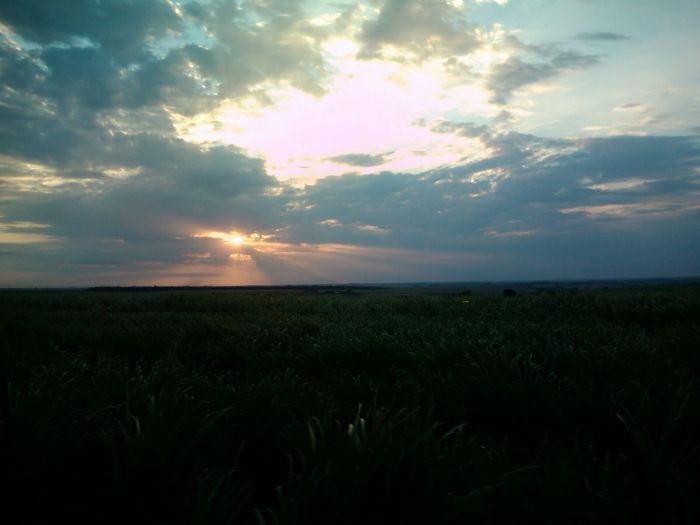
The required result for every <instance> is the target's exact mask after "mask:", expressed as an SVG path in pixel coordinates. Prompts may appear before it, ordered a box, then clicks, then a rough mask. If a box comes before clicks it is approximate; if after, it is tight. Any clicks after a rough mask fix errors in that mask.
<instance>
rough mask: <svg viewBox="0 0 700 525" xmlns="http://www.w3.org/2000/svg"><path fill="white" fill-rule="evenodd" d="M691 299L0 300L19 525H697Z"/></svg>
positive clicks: (1, 364) (695, 345) (3, 461)
mask: <svg viewBox="0 0 700 525" xmlns="http://www.w3.org/2000/svg"><path fill="white" fill-rule="evenodd" d="M699 291H700V289H699V288H698V287H693V286H687V287H679V288H668V289H653V290H652V289H639V290H627V291H597V292H587V293H579V294H576V295H566V296H540V295H525V296H524V295H519V296H516V297H499V296H495V295H494V296H489V295H483V296H481V295H473V296H471V297H470V300H469V303H464V302H463V300H462V299H461V298H457V297H450V296H408V297H402V296H391V295H388V296H379V295H377V296H374V295H366V296H362V295H360V296H302V295H292V294H289V295H285V294H279V293H278V294H261V293H256V294H241V293H216V292H211V291H207V292H180V293H177V292H169V293H119V292H110V293H88V292H50V293H49V292H42V293H18V292H13V293H4V294H2V295H0V381H1V383H0V384H1V385H2V391H1V393H0V476H1V477H2V483H3V486H4V489H3V490H2V493H1V494H2V495H1V496H0V498H1V500H2V501H0V513H1V515H0V519H1V520H2V521H3V522H4V523H56V522H59V521H60V522H74V523H96V522H101V523H124V522H132V523H133V522H142V523H173V524H176V523H197V524H205V523H266V524H267V523H280V524H286V523H357V522H361V523H465V522H472V523H491V522H494V521H496V520H503V521H510V522H513V521H518V522H530V521H535V520H536V521H540V522H544V523H588V522H616V523H643V522H646V523H654V522H664V523H694V522H697V521H698V520H699V519H700V504H699V503H698V501H697V498H695V495H696V494H697V493H698V489H700V388H699V386H700V385H699V383H698V379H699V377H700V376H699V375H698V374H699V373H700V294H699V293H698V292H699Z"/></svg>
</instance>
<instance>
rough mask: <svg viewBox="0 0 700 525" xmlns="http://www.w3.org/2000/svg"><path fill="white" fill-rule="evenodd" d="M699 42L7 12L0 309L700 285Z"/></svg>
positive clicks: (634, 3)
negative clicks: (60, 299) (101, 293)
mask: <svg viewBox="0 0 700 525" xmlns="http://www.w3.org/2000/svg"><path fill="white" fill-rule="evenodd" d="M698 20H700V2H698V1H697V0H669V1H668V2H659V1H658V0H557V1H554V0H463V1H462V0H365V1H361V2H344V1H343V0H335V1H334V0H329V1H321V0H307V1H303V0H299V1H295V0H194V1H190V0H56V1H48V0H23V1H21V2H0V286H82V285H98V284H103V285H105V284H135V285H148V284H161V285H165V284H189V285H195V284H253V283H278V284H286V283H309V282H317V283H318V282H322V283H328V282H400V281H404V282H405V281H456V280H508V279H563V278H574V279H579V278H621V277H650V276H687V275H698V274H700V61H698V59H697V50H698V49H700V31H698V30H697V21H698Z"/></svg>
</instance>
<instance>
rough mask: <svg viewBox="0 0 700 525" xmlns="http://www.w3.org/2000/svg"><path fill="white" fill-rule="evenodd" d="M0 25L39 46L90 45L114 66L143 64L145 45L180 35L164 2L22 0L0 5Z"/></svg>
mask: <svg viewBox="0 0 700 525" xmlns="http://www.w3.org/2000/svg"><path fill="white" fill-rule="evenodd" d="M0 20H2V21H3V22H4V23H5V24H7V25H8V26H9V27H10V28H11V29H12V30H13V31H15V32H16V33H17V34H19V35H20V36H22V37H23V38H24V39H26V40H29V41H33V42H36V43H38V44H41V45H44V46H46V45H51V44H62V45H67V46H71V45H72V44H74V43H75V42H76V39H79V38H82V39H85V40H88V41H90V42H93V43H94V44H96V45H97V46H99V47H100V48H102V49H103V50H105V51H106V52H107V53H108V54H109V55H110V56H111V57H112V58H113V59H114V60H115V61H117V62H118V63H119V64H122V65H125V64H129V63H137V62H142V61H144V59H146V58H147V57H148V56H149V55H150V51H149V45H150V44H152V43H153V42H154V41H155V40H157V39H158V38H160V37H162V36H164V35H166V34H167V33H168V32H175V33H178V32H180V31H182V30H183V23H182V18H181V17H180V16H179V15H178V13H177V10H176V9H175V7H174V4H172V3H170V2H166V1H164V0H138V1H135V0H102V1H98V0H72V1H70V2H45V1H42V0H26V1H23V2H9V3H2V4H0Z"/></svg>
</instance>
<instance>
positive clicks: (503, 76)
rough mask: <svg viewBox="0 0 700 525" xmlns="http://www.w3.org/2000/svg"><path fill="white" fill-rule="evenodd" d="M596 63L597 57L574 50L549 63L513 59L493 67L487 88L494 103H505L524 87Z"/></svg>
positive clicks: (556, 55) (552, 57)
mask: <svg viewBox="0 0 700 525" xmlns="http://www.w3.org/2000/svg"><path fill="white" fill-rule="evenodd" d="M597 63H598V57H596V56H593V55H584V54H580V53H577V52H574V51H561V52H557V53H556V54H554V55H553V56H551V57H550V58H548V59H547V60H538V61H527V60H524V59H522V58H520V57H518V56H511V57H510V58H509V59H507V60H506V61H505V62H502V63H500V64H497V65H496V66H494V68H493V72H492V73H491V74H490V75H489V76H488V78H487V86H488V88H489V89H490V90H491V91H492V92H493V98H492V102H494V103H496V104H506V103H507V102H508V100H509V99H510V98H511V97H512V96H513V93H514V92H515V91H517V90H518V89H520V88H522V87H523V86H527V85H531V84H535V83H538V82H541V81H542V80H546V79H549V78H553V77H556V76H558V75H560V74H562V73H565V72H568V71H574V70H577V69H584V68H587V67H590V66H593V65H595V64H597Z"/></svg>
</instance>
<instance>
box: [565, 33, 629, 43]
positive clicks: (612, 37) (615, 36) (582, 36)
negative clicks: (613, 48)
mask: <svg viewBox="0 0 700 525" xmlns="http://www.w3.org/2000/svg"><path fill="white" fill-rule="evenodd" d="M576 39H577V40H608V41H616V40H629V39H630V38H629V37H628V36H625V35H621V34H620V33H611V32H608V31H588V32H584V33H577V34H576Z"/></svg>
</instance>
